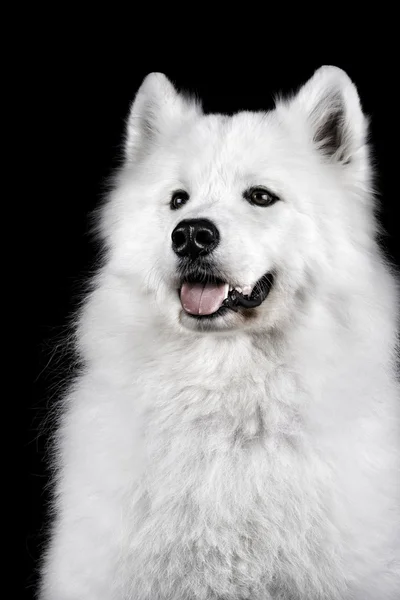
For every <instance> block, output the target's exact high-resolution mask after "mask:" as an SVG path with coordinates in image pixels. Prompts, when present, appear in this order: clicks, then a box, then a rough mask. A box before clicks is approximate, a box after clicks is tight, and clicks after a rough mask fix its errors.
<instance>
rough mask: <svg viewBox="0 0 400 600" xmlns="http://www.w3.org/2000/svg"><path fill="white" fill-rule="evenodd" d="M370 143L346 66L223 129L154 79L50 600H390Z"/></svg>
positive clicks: (101, 321) (99, 328)
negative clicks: (345, 71) (344, 70)
mask: <svg viewBox="0 0 400 600" xmlns="http://www.w3.org/2000/svg"><path fill="white" fill-rule="evenodd" d="M367 135H368V123H367V119H366V117H365V116H364V114H363V111H362V108H361V106H360V100H359V96H358V93H357V90H356V88H355V86H354V84H353V83H352V81H351V80H350V78H349V77H348V76H347V75H346V73H344V72H343V71H342V70H340V69H338V68H336V67H322V68H321V69H319V70H318V71H317V72H316V73H315V74H314V75H313V76H312V77H311V79H310V80H309V81H308V82H307V83H305V85H303V87H301V88H300V90H299V91H298V92H297V93H296V94H294V95H292V96H291V97H288V98H279V99H278V100H277V102H276V107H275V109H274V110H273V111H270V112H266V113H262V112H259V113H254V112H240V113H238V114H235V115H233V116H224V115H219V114H213V115H204V114H203V112H202V109H201V106H200V104H199V102H198V101H197V100H194V99H193V98H190V97H188V96H187V95H184V94H182V93H179V92H178V91H177V90H176V89H175V88H174V86H173V84H172V83H171V82H170V81H169V80H168V79H167V78H166V77H165V76H164V75H162V74H159V73H152V74H150V75H148V76H147V77H146V79H145V80H144V82H143V84H142V85H141V87H140V89H139V91H138V93H137V95H136V98H135V100H134V102H133V104H132V107H131V111H130V115H129V117H128V119H127V126H126V139H125V146H124V148H125V156H124V163H123V165H122V166H121V169H120V170H119V172H118V173H117V175H116V176H115V181H114V185H113V189H112V191H111V193H110V195H109V198H108V200H107V202H106V203H105V204H104V206H103V207H102V208H101V211H100V216H99V219H98V233H99V236H100V238H101V240H102V242H103V244H104V248H105V260H104V264H103V265H102V267H101V268H100V270H99V272H98V273H97V275H96V276H95V278H94V280H93V285H92V287H91V289H90V292H89V293H88V296H87V299H86V302H85V304H84V306H83V308H82V309H81V310H80V313H79V317H78V319H77V326H76V331H75V334H74V335H75V339H76V349H77V353H78V357H79V359H80V362H81V365H82V366H81V371H80V374H79V376H78V377H77V379H76V380H75V381H74V383H73V384H72V385H71V387H70V390H69V392H68V394H67V395H66V397H65V398H64V399H63V402H62V410H61V411H60V414H59V426H58V430H57V443H56V447H55V452H54V454H53V458H52V465H53V467H54V469H55V483H54V485H55V488H54V489H55V491H54V502H53V508H54V515H53V517H52V523H51V535H50V540H49V543H48V546H47V549H46V551H45V553H44V558H43V565H42V575H41V582H40V590H39V597H40V599H41V600H322V599H327V600H395V598H398V597H399V595H398V594H399V593H400V570H399V569H400V567H399V564H400V563H399V549H400V469H399V466H400V398H399V396H400V394H399V382H398V379H397V376H396V366H397V354H396V352H397V350H396V349H397V334H398V298H399V294H398V284H397V279H396V274H395V272H394V269H393V267H392V266H391V265H390V263H389V262H388V260H387V259H386V258H385V257H384V256H383V254H382V252H381V251H380V249H379V246H378V242H377V237H378V234H379V232H380V226H379V223H378V220H377V218H376V216H375V215H376V202H375V199H374V194H373V182H372V177H373V173H372V169H371V165H370V152H369V148H368V140H367Z"/></svg>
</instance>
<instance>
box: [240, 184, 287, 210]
mask: <svg viewBox="0 0 400 600" xmlns="http://www.w3.org/2000/svg"><path fill="white" fill-rule="evenodd" d="M243 196H244V197H245V199H246V200H247V201H248V202H250V204H255V205H256V206H270V205H271V204H274V202H276V201H277V200H279V198H278V196H276V195H275V194H273V193H272V192H270V191H269V190H267V189H265V188H261V187H253V188H250V189H249V190H246V191H245V192H244V194H243Z"/></svg>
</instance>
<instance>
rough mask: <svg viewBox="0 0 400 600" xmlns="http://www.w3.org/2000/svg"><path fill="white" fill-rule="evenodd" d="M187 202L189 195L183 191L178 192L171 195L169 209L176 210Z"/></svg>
mask: <svg viewBox="0 0 400 600" xmlns="http://www.w3.org/2000/svg"><path fill="white" fill-rule="evenodd" d="M188 200H189V194H188V193H187V192H184V191H183V190H178V191H176V192H174V193H173V194H172V198H171V202H170V207H171V208H172V210H176V209H177V208H180V207H181V206H183V205H184V204H186V202H187V201H188Z"/></svg>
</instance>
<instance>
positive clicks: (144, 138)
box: [125, 73, 199, 162]
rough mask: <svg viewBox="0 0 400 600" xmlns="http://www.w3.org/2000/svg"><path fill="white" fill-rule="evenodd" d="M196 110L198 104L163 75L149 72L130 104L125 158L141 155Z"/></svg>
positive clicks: (136, 157)
mask: <svg viewBox="0 0 400 600" xmlns="http://www.w3.org/2000/svg"><path fill="white" fill-rule="evenodd" d="M198 113H199V106H198V105H197V104H196V103H195V102H193V101H190V100H188V99H186V98H184V97H183V96H182V95H181V94H179V93H178V92H177V91H176V89H175V88H174V86H173V85H172V83H171V82H170V81H169V80H168V79H167V77H166V76H165V75H163V74H162V73H150V75H147V77H146V78H145V79H144V81H143V83H142V85H141V86H140V88H139V91H138V92H137V94H136V97H135V99H134V101H133V104H132V106H131V111H130V114H129V118H128V123H127V129H126V139H125V156H126V160H127V161H128V162H135V161H136V160H138V159H140V158H141V157H143V156H144V155H146V154H147V153H149V152H150V151H151V149H152V147H154V145H155V144H157V142H158V141H159V140H160V138H161V137H162V136H165V135H168V133H169V132H171V131H173V129H175V128H176V127H177V125H178V124H179V123H180V122H182V120H184V119H187V118H188V117H190V116H193V115H195V114H198Z"/></svg>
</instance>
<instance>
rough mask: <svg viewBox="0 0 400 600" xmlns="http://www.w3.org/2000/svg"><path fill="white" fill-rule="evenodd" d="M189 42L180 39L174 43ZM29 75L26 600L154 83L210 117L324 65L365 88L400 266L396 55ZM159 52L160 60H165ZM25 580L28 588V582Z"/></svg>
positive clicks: (66, 57) (112, 62)
mask: <svg viewBox="0 0 400 600" xmlns="http://www.w3.org/2000/svg"><path fill="white" fill-rule="evenodd" d="M175 41H176V42H177V43H178V44H179V43H180V39H179V36H178V38H175ZM37 50H39V52H38V53H37V57H35V60H33V61H32V64H31V66H30V69H29V73H28V75H27V81H26V87H27V88H29V95H30V99H31V100H30V101H31V105H30V110H31V111H32V113H33V114H32V113H31V116H30V118H31V119H32V130H33V143H32V140H30V163H31V164H30V166H31V167H33V168H32V175H31V179H30V181H29V183H30V185H31V188H32V190H34V198H35V202H34V205H33V209H32V214H31V215H30V217H29V218H30V219H31V222H30V223H29V224H28V225H29V227H30V230H31V231H32V232H33V243H32V244H31V246H30V248H29V257H28V258H29V262H30V264H31V265H32V268H31V272H30V274H29V277H30V286H31V287H30V289H31V291H32V292H33V293H32V294H31V296H32V301H33V311H32V321H33V326H34V335H33V338H32V341H33V361H32V362H31V373H30V382H31V392H30V394H28V396H27V397H26V404H25V408H26V411H25V426H26V440H25V444H24V450H25V457H26V460H25V466H26V471H25V475H26V479H25V481H26V492H25V494H24V505H25V508H24V515H25V516H26V523H24V544H25V548H24V557H25V565H26V575H27V583H24V589H25V593H26V594H27V597H31V594H32V586H33V585H34V583H35V578H36V572H35V570H36V567H37V561H38V556H39V555H40V548H41V544H42V543H43V541H44V539H45V537H44V532H43V522H44V517H45V512H46V503H47V501H48V490H47V489H46V484H47V473H46V468H45V463H44V456H45V450H46V443H47V437H48V436H47V434H46V433H45V430H44V428H43V421H44V420H45V418H46V415H47V414H48V409H49V406H50V405H51V404H52V403H53V402H54V401H55V399H56V398H57V396H58V395H59V390H60V389H61V388H60V386H62V382H63V381H65V378H66V377H68V376H69V375H70V373H71V363H70V361H69V357H68V353H67V346H66V343H65V332H66V330H67V326H68V319H69V317H70V315H71V313H72V312H73V310H74V308H75V307H76V304H77V302H78V301H79V298H80V294H81V289H82V282H83V281H84V280H85V277H86V276H87V274H88V273H90V272H91V271H92V270H93V267H94V261H95V256H96V252H97V248H96V245H95V244H94V243H93V241H92V240H91V238H90V235H89V221H88V214H89V213H90V211H92V210H93V209H94V207H95V206H96V205H97V204H98V203H99V201H100V200H101V198H102V196H103V194H104V191H105V183H106V181H107V177H108V176H109V175H110V174H111V173H112V172H113V169H115V168H116V167H117V165H118V161H119V157H120V153H121V136H122V133H123V130H124V119H125V118H126V115H127V112H128V109H129V105H130V103H131V101H132V99H133V97H134V94H135V92H136V91H137V89H138V87H139V85H140V83H141V81H142V79H143V78H144V76H145V75H146V74H147V73H149V72H151V71H163V72H164V73H165V74H166V75H167V76H168V77H169V78H170V79H171V80H172V81H174V82H175V83H176V85H177V86H178V87H179V88H183V89H188V90H190V91H192V92H195V93H197V94H198V95H199V96H200V97H201V98H202V99H203V103H204V107H205V109H206V110H207V111H216V112H228V113H230V112H234V111H237V110H240V109H243V108H244V109H254V110H256V109H268V108H270V107H272V94H273V93H274V92H276V91H283V92H290V91H292V90H293V89H294V88H296V87H297V86H299V85H300V84H301V83H303V82H304V81H305V80H307V79H308V78H309V77H310V76H311V75H312V73H313V71H314V70H315V69H316V68H318V67H319V66H321V64H335V65H337V66H340V67H342V68H343V69H345V70H346V71H347V72H348V74H349V75H350V77H351V78H352V79H353V81H354V82H355V83H356V85H357V87H358V89H359V93H360V96H361V99H362V104H363V107H364V110H365V111H366V113H368V115H370V117H371V120H372V128H371V134H372V135H371V140H372V143H373V146H374V155H375V159H376V164H377V170H378V172H379V178H378V179H377V185H378V189H379V192H380V195H381V203H382V216H381V219H382V222H383V225H384V227H385V228H386V231H387V233H388V236H387V238H385V240H384V242H383V243H384V245H385V248H386V251H387V252H388V253H389V254H390V255H391V256H392V258H393V259H394V260H395V261H397V263H398V262H399V256H400V254H399V233H400V231H399V223H398V221H397V222H396V217H395V215H396V212H398V209H397V206H396V204H397V202H398V199H397V196H398V190H397V187H396V185H395V181H394V180H395V176H396V175H397V170H398V164H397V163H398V152H395V153H394V152H393V149H392V137H393V136H394V135H395V133H394V131H393V130H394V127H395V125H394V119H393V115H394V114H395V113H396V112H397V106H396V100H395V92H394V89H393V88H394V83H393V84H392V83H391V82H392V81H394V79H393V77H392V73H394V71H395V70H396V69H395V66H396V65H395V61H394V58H393V55H391V53H390V52H389V50H388V48H387V46H386V50H385V49H381V50H380V51H377V50H376V48H375V50H374V55H373V57H371V56H367V55H366V53H365V49H363V52H362V53H359V54H357V53H356V52H354V51H349V52H348V53H347V54H345V55H342V56H341V57H339V56H338V55H336V56H335V54H333V55H332V54H331V55H329V57H327V56H326V55H322V54H320V55H319V54H318V53H316V54H315V56H313V58H312V60H304V61H300V60H299V61H297V62H296V60H295V58H296V56H295V54H296V53H295V52H294V53H293V51H292V56H291V59H290V61H287V63H284V62H282V61H281V62H279V61H277V59H276V58H273V57H272V56H271V55H270V54H269V55H268V58H265V57H264V56H260V54H259V53H257V52H255V53H254V56H253V57H251V56H250V57H246V60H245V61H244V60H242V61H238V60H236V59H233V58H230V57H229V56H228V54H229V53H226V55H225V59H224V61H223V62H221V63H219V64H218V65H217V64H216V63H215V59H214V58H213V57H211V56H210V57H208V58H206V56H204V57H203V58H202V61H201V62H200V63H197V64H196V65H192V66H190V62H189V60H188V58H187V56H185V46H183V48H182V56H181V58H180V59H176V60H175V61H170V62H166V61H163V51H162V49H161V50H160V51H159V52H158V54H159V56H158V57H157V59H155V60H152V61H151V60H147V59H145V55H146V52H139V53H138V52H137V51H133V50H132V52H129V51H127V50H126V48H124V50H122V49H121V48H119V46H118V44H116V45H111V44H108V45H107V44H106V43H104V44H103V45H102V44H99V43H98V44H96V45H93V44H92V43H91V41H89V40H88V41H87V42H86V43H84V42H82V41H81V42H80V43H79V44H78V43H77V41H76V40H75V39H74V37H73V32H72V37H71V38H70V39H69V40H68V41H67V40H65V43H58V44H57V43H56V40H53V41H52V43H51V44H49V45H47V46H46V45H45V46H44V47H43V48H39V45H38V48H37ZM154 54H155V53H154ZM25 581H26V579H24V582H25Z"/></svg>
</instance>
